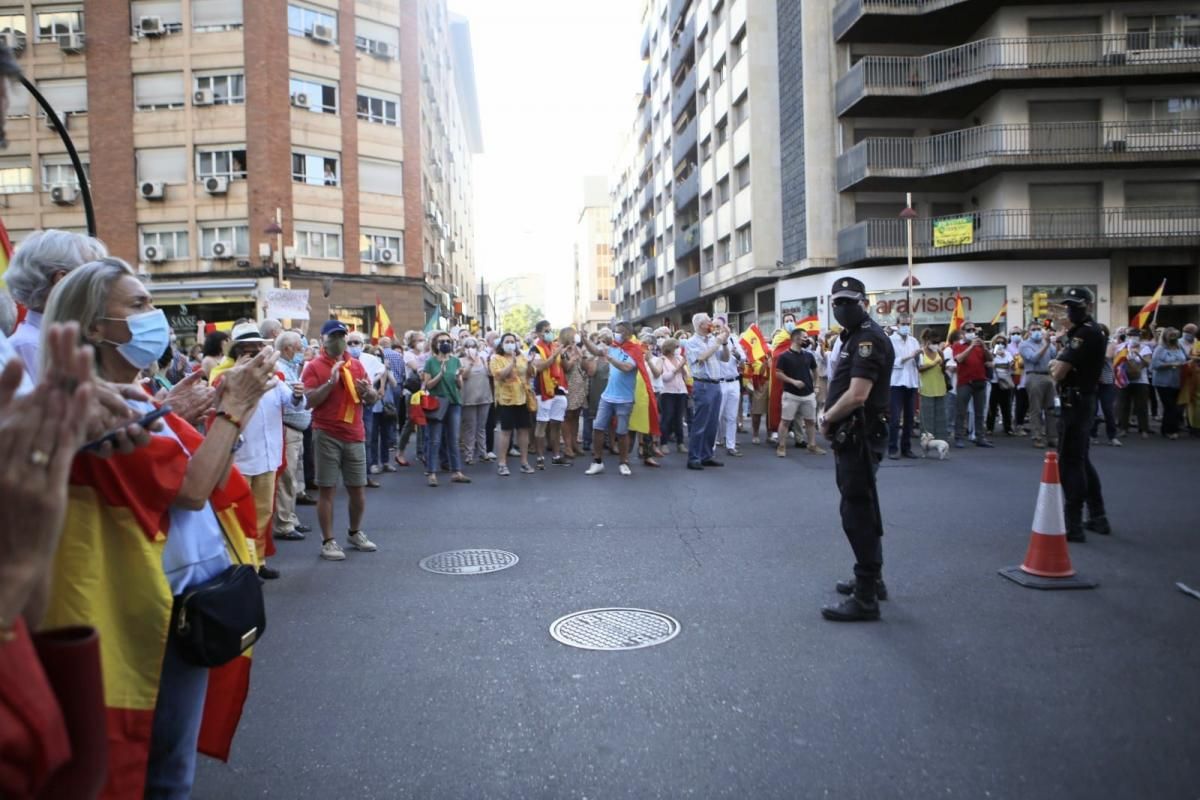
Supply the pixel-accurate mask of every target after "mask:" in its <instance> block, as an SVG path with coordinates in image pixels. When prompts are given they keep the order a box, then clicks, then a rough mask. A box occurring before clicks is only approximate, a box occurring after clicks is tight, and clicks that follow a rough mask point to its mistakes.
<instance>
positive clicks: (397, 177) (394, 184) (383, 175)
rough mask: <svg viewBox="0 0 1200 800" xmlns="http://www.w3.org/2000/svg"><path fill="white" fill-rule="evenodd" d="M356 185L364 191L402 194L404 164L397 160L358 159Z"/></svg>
mask: <svg viewBox="0 0 1200 800" xmlns="http://www.w3.org/2000/svg"><path fill="white" fill-rule="evenodd" d="M358 185H359V189H360V190H362V191H364V192H372V193H375V194H390V195H396V196H400V195H403V194H404V164H403V163H401V162H399V161H374V160H371V159H366V158H364V159H360V160H359V162H358Z"/></svg>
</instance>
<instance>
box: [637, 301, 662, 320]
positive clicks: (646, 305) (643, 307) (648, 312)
mask: <svg viewBox="0 0 1200 800" xmlns="http://www.w3.org/2000/svg"><path fill="white" fill-rule="evenodd" d="M657 307H658V298H657V297H655V296H653V295H651V296H650V297H647V298H646V299H645V300H643V301H642V302H641V304H640V305H639V306H638V319H643V320H644V319H649V318H650V317H652V316H654V311H655V309H656V308H657Z"/></svg>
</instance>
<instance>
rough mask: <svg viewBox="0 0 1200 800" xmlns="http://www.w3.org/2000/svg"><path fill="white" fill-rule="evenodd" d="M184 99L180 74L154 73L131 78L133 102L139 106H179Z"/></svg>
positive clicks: (181, 74) (181, 75)
mask: <svg viewBox="0 0 1200 800" xmlns="http://www.w3.org/2000/svg"><path fill="white" fill-rule="evenodd" d="M183 99H184V91H183V73H182V72H156V73H154V74H151V75H134V76H133V102H134V104H135V105H139V106H151V105H154V106H162V105H181V104H182V103H183Z"/></svg>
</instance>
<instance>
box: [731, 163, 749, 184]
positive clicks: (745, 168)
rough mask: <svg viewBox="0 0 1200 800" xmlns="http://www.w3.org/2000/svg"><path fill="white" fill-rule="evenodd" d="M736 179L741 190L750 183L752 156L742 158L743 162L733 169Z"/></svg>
mask: <svg viewBox="0 0 1200 800" xmlns="http://www.w3.org/2000/svg"><path fill="white" fill-rule="evenodd" d="M733 176H734V180H736V181H737V188H738V191H739V192H740V191H741V190H742V189H745V188H746V187H747V186H749V185H750V157H749V156H747V157H746V158H743V159H742V162H741V163H740V164H738V165H737V166H736V167H734V169H733Z"/></svg>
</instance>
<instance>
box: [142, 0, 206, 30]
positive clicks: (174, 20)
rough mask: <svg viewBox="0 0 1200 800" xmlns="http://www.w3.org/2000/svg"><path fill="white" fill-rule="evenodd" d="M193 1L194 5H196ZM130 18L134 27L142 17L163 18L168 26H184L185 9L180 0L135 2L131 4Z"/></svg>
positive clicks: (143, 0) (144, 0)
mask: <svg viewBox="0 0 1200 800" xmlns="http://www.w3.org/2000/svg"><path fill="white" fill-rule="evenodd" d="M195 4H196V3H195V0H193V2H192V5H195ZM129 16H130V18H131V19H132V21H133V24H134V25H137V24H138V20H139V19H141V18H142V17H162V21H163V23H164V24H167V25H182V24H183V7H182V4H181V3H180V2H179V0H133V2H132V3H130V4H129Z"/></svg>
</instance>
